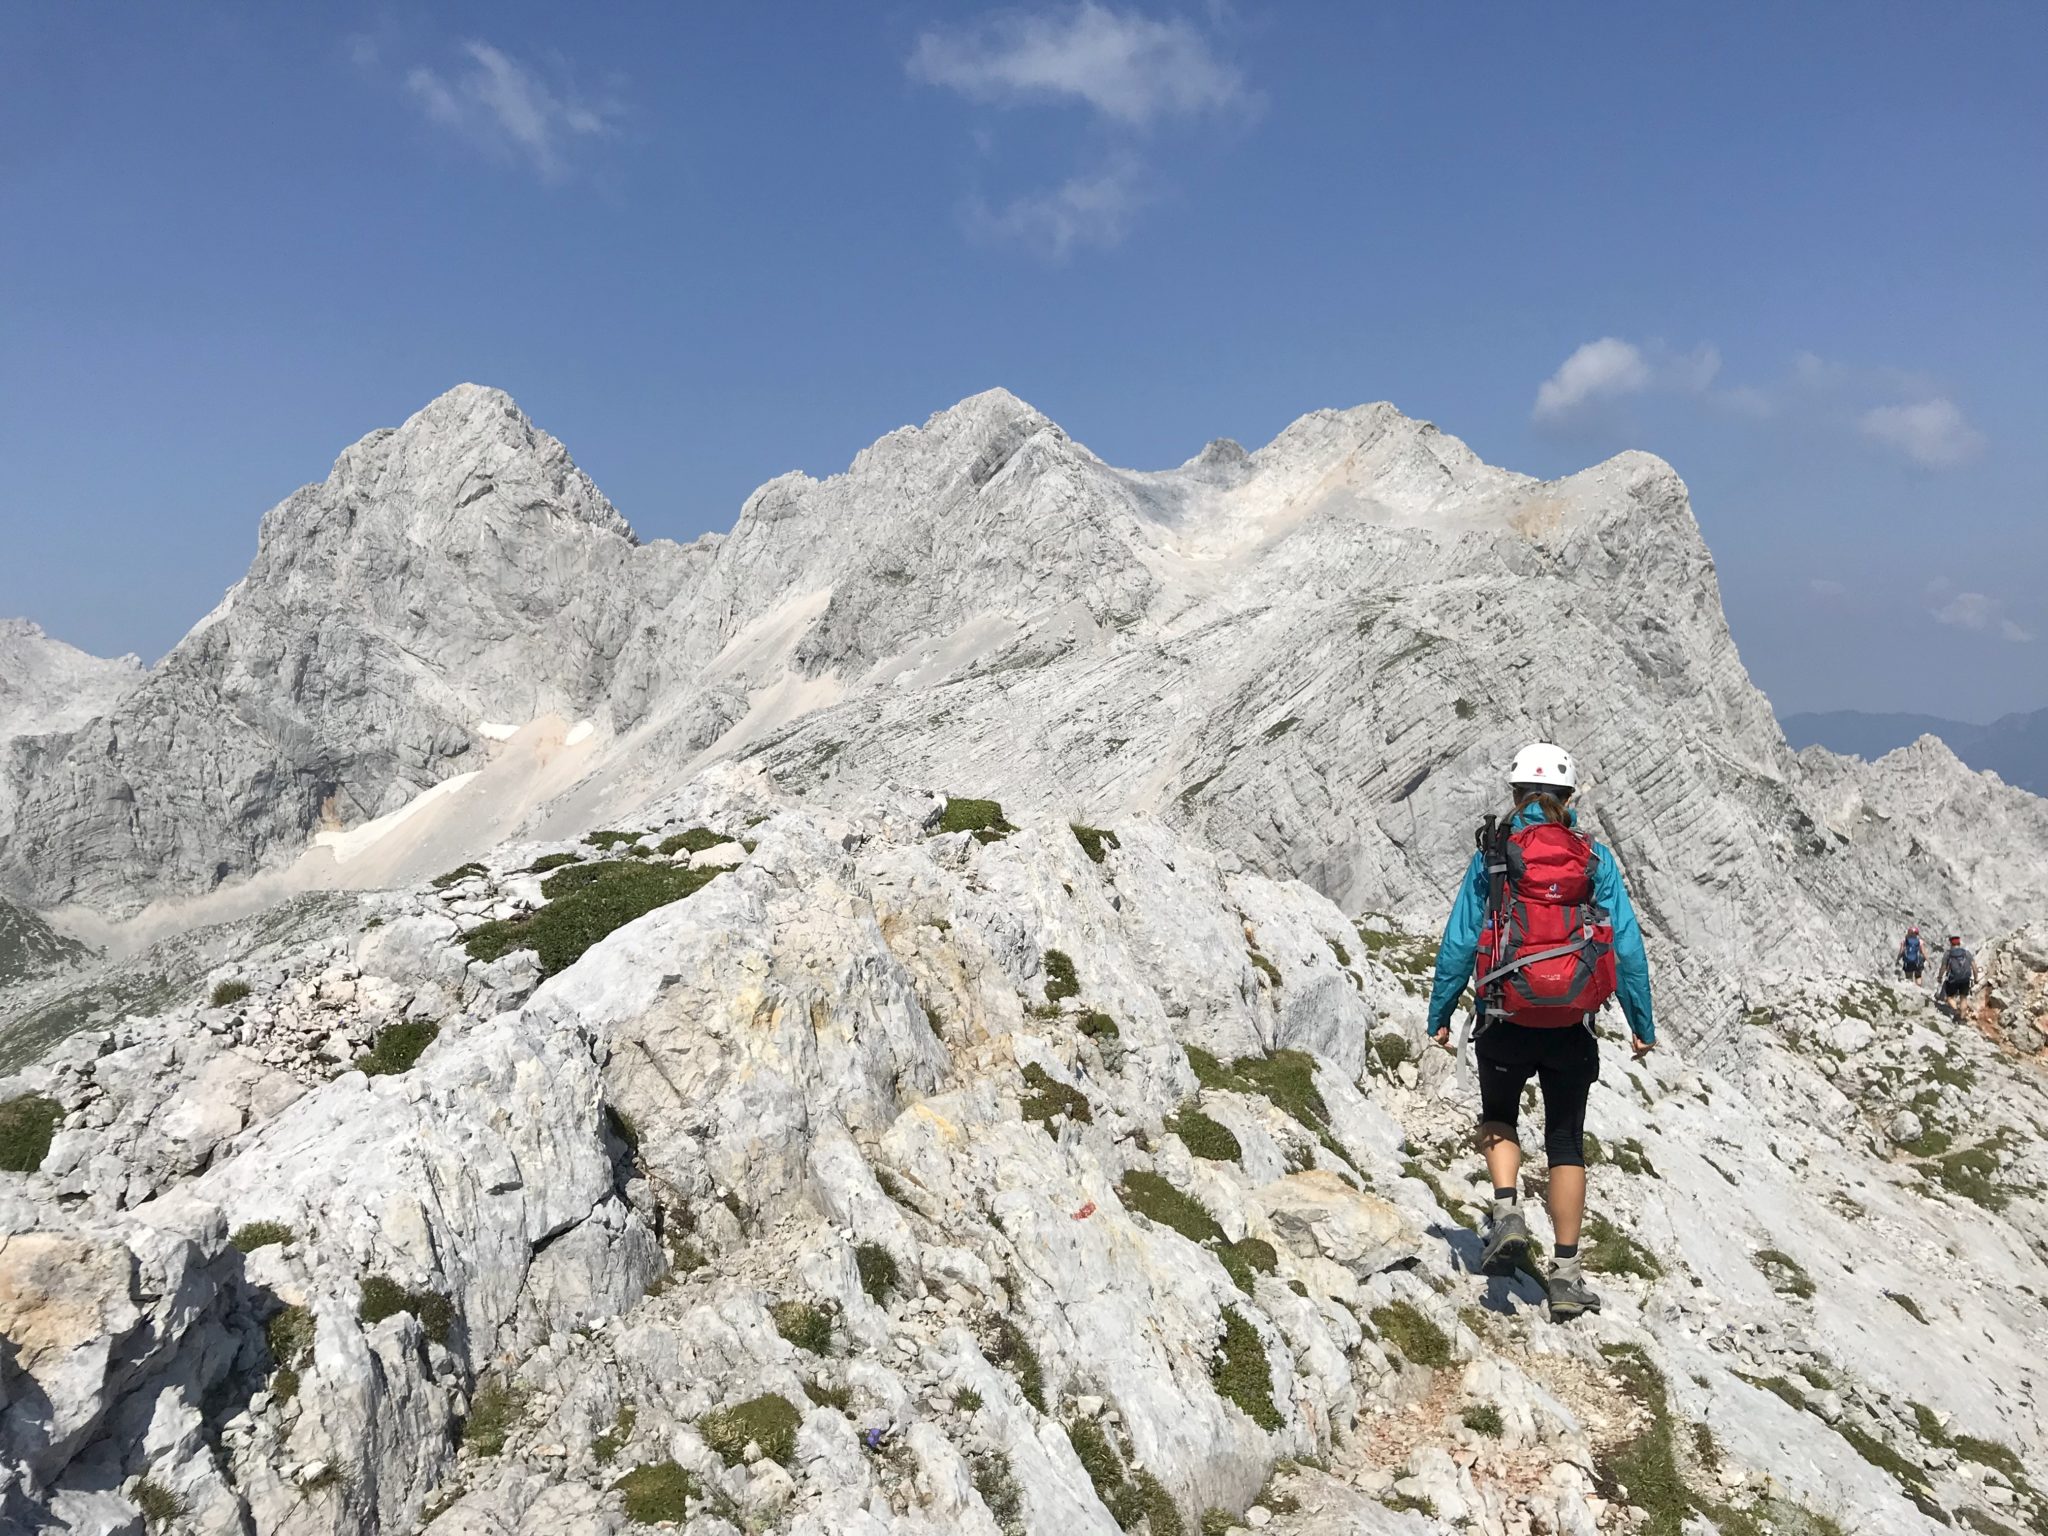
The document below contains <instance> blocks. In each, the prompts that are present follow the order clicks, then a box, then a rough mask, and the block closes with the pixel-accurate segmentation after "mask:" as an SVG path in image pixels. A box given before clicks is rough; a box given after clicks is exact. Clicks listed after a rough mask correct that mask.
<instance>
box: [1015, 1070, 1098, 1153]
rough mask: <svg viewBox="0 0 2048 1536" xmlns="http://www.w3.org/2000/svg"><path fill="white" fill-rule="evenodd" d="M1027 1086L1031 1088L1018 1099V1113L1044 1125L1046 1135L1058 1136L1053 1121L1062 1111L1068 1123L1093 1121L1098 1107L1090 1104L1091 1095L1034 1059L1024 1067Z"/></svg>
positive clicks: (1084, 1123)
mask: <svg viewBox="0 0 2048 1536" xmlns="http://www.w3.org/2000/svg"><path fill="white" fill-rule="evenodd" d="M1024 1086H1025V1087H1027V1088H1029V1089H1030V1090H1031V1091H1030V1092H1029V1093H1027V1094H1025V1095H1024V1097H1023V1098H1022V1099H1021V1100H1019V1101H1018V1110H1019V1113H1020V1114H1022V1116H1023V1117H1024V1118H1025V1119H1026V1120H1036V1121H1037V1122H1038V1123H1039V1124H1040V1125H1042V1126H1044V1127H1045V1134H1046V1135H1048V1136H1051V1137H1054V1138H1057V1137H1058V1135H1059V1132H1058V1131H1056V1130H1054V1129H1053V1121H1054V1120H1055V1119H1056V1118H1058V1117H1059V1116H1061V1115H1064V1116H1066V1118H1067V1120H1068V1122H1069V1123H1078V1124H1081V1125H1091V1124H1093V1123H1094V1120H1095V1111H1094V1110H1092V1109H1090V1108H1089V1107H1088V1095H1087V1094H1085V1093H1083V1092H1082V1091H1081V1090H1080V1089H1078V1088H1074V1087H1070V1086H1069V1085H1068V1084H1066V1083H1063V1082H1061V1081H1060V1080H1059V1079H1058V1078H1056V1077H1054V1076H1053V1075H1052V1074H1051V1073H1050V1072H1048V1071H1046V1070H1045V1068H1044V1067H1041V1066H1040V1065H1039V1064H1038V1063H1037V1062H1035V1061H1034V1062H1032V1063H1031V1065H1030V1066H1028V1067H1026V1068H1025V1069H1024Z"/></svg>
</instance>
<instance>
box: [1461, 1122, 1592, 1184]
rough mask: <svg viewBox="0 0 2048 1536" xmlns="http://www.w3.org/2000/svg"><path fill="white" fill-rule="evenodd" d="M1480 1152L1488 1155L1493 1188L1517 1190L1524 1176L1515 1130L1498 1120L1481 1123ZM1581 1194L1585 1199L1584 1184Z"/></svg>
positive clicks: (1520, 1150)
mask: <svg viewBox="0 0 2048 1536" xmlns="http://www.w3.org/2000/svg"><path fill="white" fill-rule="evenodd" d="M1479 1150H1480V1151H1481V1152H1483V1153H1485V1154H1486V1171H1487V1172H1488V1173H1490V1174H1492V1175H1493V1187H1494V1188H1495V1189H1514V1188H1516V1187H1517V1185H1516V1183H1515V1181H1516V1180H1517V1179H1519V1178H1520V1177H1521V1176H1522V1144H1521V1143H1520V1142H1519V1141H1517V1140H1516V1139H1515V1128H1514V1127H1513V1126H1511V1125H1503V1124H1502V1123H1501V1122H1500V1121H1498V1120H1482V1121H1480V1123H1479ZM1580 1193H1581V1197H1582V1198H1583V1195H1584V1186H1583V1184H1582V1185H1581V1186H1580Z"/></svg>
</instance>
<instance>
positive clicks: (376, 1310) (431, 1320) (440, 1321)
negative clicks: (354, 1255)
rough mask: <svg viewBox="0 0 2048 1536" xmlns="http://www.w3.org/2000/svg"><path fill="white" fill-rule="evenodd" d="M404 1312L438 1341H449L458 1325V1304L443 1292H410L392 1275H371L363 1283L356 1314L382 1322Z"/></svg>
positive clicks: (364, 1319)
mask: <svg viewBox="0 0 2048 1536" xmlns="http://www.w3.org/2000/svg"><path fill="white" fill-rule="evenodd" d="M401 1312H406V1313H410V1314H411V1316H412V1317H413V1318H414V1320H416V1321H417V1322H418V1323H419V1325H420V1331H421V1332H422V1333H424V1334H425V1335H426V1336H427V1337H428V1338H429V1339H432V1340H433V1341H434V1342H435V1343H436V1344H446V1343H447V1342H448V1334H449V1331H450V1330H451V1329H452V1328H453V1327H454V1326H455V1306H454V1303H453V1302H451V1301H449V1299H448V1298H447V1297H446V1296H443V1295H442V1294H441V1293H440V1292H439V1291H426V1290H420V1291H409V1290H407V1289H406V1288H405V1287H404V1286H402V1285H400V1284H399V1283H398V1282H397V1281H396V1280H393V1279H392V1278H391V1277H390V1276H389V1275H371V1276H370V1277H369V1278H368V1279H367V1280H365V1281H364V1282H363V1293H362V1300H361V1301H360V1302H359V1303H358V1304H357V1306H356V1316H357V1317H358V1318H360V1319H361V1320H362V1321H363V1322H365V1323H381V1322H383V1321H384V1319H385V1318H387V1317H396V1316H397V1315H398V1314H399V1313H401Z"/></svg>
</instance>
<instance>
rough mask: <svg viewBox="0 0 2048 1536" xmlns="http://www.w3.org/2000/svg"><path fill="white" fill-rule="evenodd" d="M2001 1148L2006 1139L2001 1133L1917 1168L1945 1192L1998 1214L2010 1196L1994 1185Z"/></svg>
mask: <svg viewBox="0 0 2048 1536" xmlns="http://www.w3.org/2000/svg"><path fill="white" fill-rule="evenodd" d="M2005 1145H2006V1138H2005V1135H2004V1134H2003V1133H2001V1134H2000V1135H1998V1136H1994V1137H1992V1138H1991V1139H1990V1140H1988V1141H1985V1142H1981V1143H1979V1144H1978V1145H1977V1146H1974V1147H1965V1148H1963V1150H1961V1151H1960V1152H1949V1153H1946V1154H1944V1155H1942V1156H1940V1157H1937V1158H1934V1159H1933V1160H1932V1161H1930V1162H1925V1163H1920V1164H1918V1165H1917V1166H1918V1168H1919V1170H1920V1172H1921V1173H1922V1174H1924V1175H1925V1176H1926V1177H1927V1178H1929V1179H1931V1180H1932V1181H1933V1182H1935V1183H1936V1184H1939V1185H1940V1186H1941V1187H1942V1188H1943V1189H1946V1190H1947V1191H1949V1193H1951V1194H1954V1195H1960V1196H1962V1198H1963V1199H1965V1200H1968V1201H1970V1202H1971V1203H1972V1204H1974V1205H1980V1206H1982V1207H1983V1208H1984V1209H1985V1210H1987V1211H2002V1210H2004V1209H2005V1208H2006V1206H2007V1205H2008V1204H2010V1203H2011V1195H2010V1194H2009V1193H2008V1191H2007V1190H2006V1189H2005V1188H2004V1187H2003V1186H2002V1185H2000V1183H1999V1182H1998V1156H1999V1153H2000V1152H2002V1151H2003V1150H2004V1149H2005Z"/></svg>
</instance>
